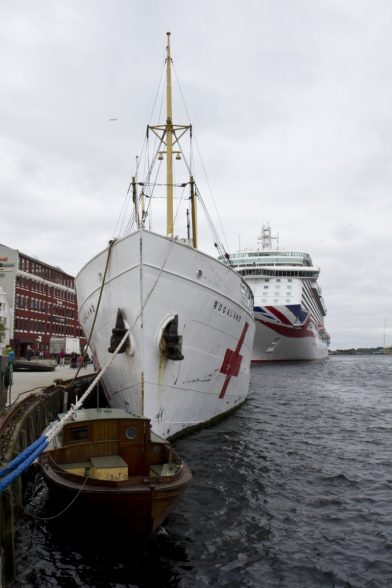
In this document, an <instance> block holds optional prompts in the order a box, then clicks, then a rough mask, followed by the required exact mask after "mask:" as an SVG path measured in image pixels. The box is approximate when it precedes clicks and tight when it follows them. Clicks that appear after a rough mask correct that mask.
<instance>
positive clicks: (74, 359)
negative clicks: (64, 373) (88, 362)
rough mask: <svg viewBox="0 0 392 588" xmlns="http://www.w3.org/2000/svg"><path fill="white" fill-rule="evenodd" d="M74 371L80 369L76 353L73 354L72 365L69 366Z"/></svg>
mask: <svg viewBox="0 0 392 588" xmlns="http://www.w3.org/2000/svg"><path fill="white" fill-rule="evenodd" d="M69 367H70V368H71V369H72V370H76V368H77V367H78V357H77V355H76V353H72V355H71V363H70V366H69Z"/></svg>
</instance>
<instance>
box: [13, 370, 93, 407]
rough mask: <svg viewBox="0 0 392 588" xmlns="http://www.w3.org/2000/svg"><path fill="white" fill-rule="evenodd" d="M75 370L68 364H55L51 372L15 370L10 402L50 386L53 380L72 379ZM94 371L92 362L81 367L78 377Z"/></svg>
mask: <svg viewBox="0 0 392 588" xmlns="http://www.w3.org/2000/svg"><path fill="white" fill-rule="evenodd" d="M76 372H77V370H75V369H71V368H70V367H69V365H65V366H59V365H58V366H57V367H56V368H55V369H54V371H52V372H34V371H33V372H28V371H26V372H25V371H17V372H14V373H13V383H12V387H11V404H13V403H14V402H15V401H17V400H20V399H22V398H24V397H25V396H26V395H27V394H28V393H32V392H37V391H38V390H40V389H42V388H47V387H48V386H51V385H52V384H53V383H54V381H55V380H59V379H61V380H72V379H73V378H74V377H75V374H76ZM93 372H94V367H93V364H91V363H90V364H88V365H87V367H85V368H83V367H82V368H81V369H80V371H79V373H78V377H80V376H86V375H88V374H92V373H93Z"/></svg>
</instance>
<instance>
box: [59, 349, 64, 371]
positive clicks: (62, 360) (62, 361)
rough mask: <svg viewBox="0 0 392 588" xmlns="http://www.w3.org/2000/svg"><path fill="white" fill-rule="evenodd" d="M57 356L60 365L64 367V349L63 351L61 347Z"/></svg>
mask: <svg viewBox="0 0 392 588" xmlns="http://www.w3.org/2000/svg"><path fill="white" fill-rule="evenodd" d="M59 357H60V366H61V367H64V365H65V351H64V349H62V350H61V351H60V353H59Z"/></svg>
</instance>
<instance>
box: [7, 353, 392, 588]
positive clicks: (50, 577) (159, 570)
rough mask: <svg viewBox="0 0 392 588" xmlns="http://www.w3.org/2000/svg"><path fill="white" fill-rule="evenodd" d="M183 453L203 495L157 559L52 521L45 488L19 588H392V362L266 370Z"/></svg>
mask: <svg viewBox="0 0 392 588" xmlns="http://www.w3.org/2000/svg"><path fill="white" fill-rule="evenodd" d="M175 447H176V449H177V450H178V452H179V453H180V455H181V456H182V457H183V458H184V460H185V461H186V462H187V463H188V465H189V466H190V467H191V469H192V472H193V483H192V486H191V487H190V488H189V490H188V492H187V494H186V496H185V498H184V499H183V500H182V502H181V503H180V504H179V505H178V506H177V508H176V510H175V511H174V512H173V513H172V514H171V515H170V518H169V519H168V520H167V522H166V524H165V526H164V528H163V529H162V530H161V531H160V532H159V533H158V535H157V537H156V538H155V540H154V542H153V543H152V544H151V545H150V546H149V549H148V550H146V552H145V553H140V552H138V553H136V552H135V551H134V550H133V548H131V547H130V542H129V537H127V536H126V535H124V534H120V535H118V534H116V532H115V530H114V531H113V534H109V533H107V532H105V533H103V532H101V531H100V525H99V520H97V525H96V528H95V529H83V528H81V525H80V523H79V522H78V520H75V519H73V518H72V516H71V515H70V514H69V512H71V511H66V512H65V513H64V514H63V515H62V516H59V517H56V518H53V519H50V520H47V519H48V518H49V517H51V516H54V515H55V514H56V513H55V511H54V510H53V509H54V505H53V504H52V503H51V501H48V494H47V490H46V487H45V484H44V483H43V481H42V480H41V478H40V477H39V475H38V474H37V476H36V477H35V480H34V483H31V484H30V485H29V488H28V495H29V501H28V504H26V509H28V510H29V513H30V514H26V515H25V516H24V517H23V519H22V521H21V522H20V524H19V525H18V531H17V577H16V582H15V585H16V586H18V587H19V588H22V587H26V588H27V587H28V588H31V587H37V588H38V587H40V588H42V587H46V586H60V587H62V588H74V587H83V588H86V587H91V588H96V587H108V588H109V587H110V588H124V587H133V586H135V587H143V588H150V587H151V588H166V587H168V588H169V587H170V588H177V587H178V588H188V587H189V588H191V587H192V588H194V587H196V588H198V587H204V586H211V587H217V586H222V587H232V588H237V587H255V588H256V587H257V588H259V587H266V588H268V587H270V586H271V587H275V586H277V587H278V586H279V587H288V588H294V587H298V588H303V587H319V586H320V587H321V586H322V587H324V586H325V587H331V588H332V587H334V588H338V587H346V588H348V587H364V588H365V587H366V588H370V587H374V588H380V587H384V586H385V587H390V586H392V450H391V447H392V356H383V355H380V356H332V357H330V358H328V359H327V360H325V361H320V362H311V363H282V364H279V365H267V364H266V365H262V366H257V367H254V368H252V374H251V385H250V395H249V399H248V401H247V402H246V403H245V404H244V405H243V406H242V407H241V408H240V409H239V410H238V411H237V412H236V413H235V414H233V415H231V416H229V417H227V418H226V419H224V420H222V421H221V422H220V423H218V424H217V425H215V426H213V427H210V428H208V429H204V430H202V431H199V432H196V433H194V434H192V435H190V436H188V437H187V438H184V439H182V440H179V441H177V442H175Z"/></svg>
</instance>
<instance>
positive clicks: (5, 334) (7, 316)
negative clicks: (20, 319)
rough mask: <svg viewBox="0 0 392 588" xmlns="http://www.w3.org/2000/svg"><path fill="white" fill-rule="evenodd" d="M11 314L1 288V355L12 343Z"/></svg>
mask: <svg viewBox="0 0 392 588" xmlns="http://www.w3.org/2000/svg"><path fill="white" fill-rule="evenodd" d="M10 325H11V313H10V307H9V305H8V300H7V296H6V293H5V292H4V290H3V288H2V287H1V286H0V355H2V354H3V351H4V349H5V348H6V347H7V345H8V344H9V342H10Z"/></svg>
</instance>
